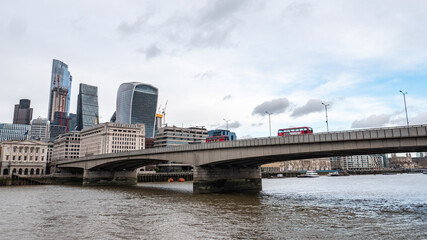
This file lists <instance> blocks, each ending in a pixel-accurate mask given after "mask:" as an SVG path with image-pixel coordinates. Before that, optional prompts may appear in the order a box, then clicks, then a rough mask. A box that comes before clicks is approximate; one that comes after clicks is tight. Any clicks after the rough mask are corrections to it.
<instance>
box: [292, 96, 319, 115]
mask: <svg viewBox="0 0 427 240" xmlns="http://www.w3.org/2000/svg"><path fill="white" fill-rule="evenodd" d="M323 109H324V106H323V105H322V100H320V99H310V100H308V102H307V103H306V104H305V105H304V106H302V107H298V108H296V109H295V110H294V111H293V112H292V114H291V117H301V116H304V115H307V114H309V113H313V112H321V111H323Z"/></svg>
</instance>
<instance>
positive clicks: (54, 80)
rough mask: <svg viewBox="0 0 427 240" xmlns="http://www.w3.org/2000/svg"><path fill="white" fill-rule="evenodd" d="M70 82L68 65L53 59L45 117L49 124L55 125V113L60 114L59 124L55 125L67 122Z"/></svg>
mask: <svg viewBox="0 0 427 240" xmlns="http://www.w3.org/2000/svg"><path fill="white" fill-rule="evenodd" d="M71 82H72V77H71V75H70V72H69V71H68V65H67V64H65V63H63V62H61V61H59V60H56V59H53V63H52V76H51V81H50V96H49V109H48V117H47V118H48V120H49V121H50V122H51V123H55V119H54V114H55V112H60V113H61V117H60V119H59V121H60V122H57V123H56V124H60V125H64V123H63V121H67V120H66V118H67V117H68V113H69V112H70V95H71Z"/></svg>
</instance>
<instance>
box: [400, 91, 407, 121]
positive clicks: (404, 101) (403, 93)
mask: <svg viewBox="0 0 427 240" xmlns="http://www.w3.org/2000/svg"><path fill="white" fill-rule="evenodd" d="M400 92H401V93H402V95H403V103H404V104H405V113H406V125H407V126H408V127H409V120H408V109H407V108H406V94H408V92H403V91H402V90H400Z"/></svg>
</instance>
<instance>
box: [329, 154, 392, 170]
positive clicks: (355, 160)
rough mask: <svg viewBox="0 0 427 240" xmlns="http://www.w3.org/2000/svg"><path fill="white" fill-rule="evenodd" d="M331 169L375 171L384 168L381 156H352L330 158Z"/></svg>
mask: <svg viewBox="0 0 427 240" xmlns="http://www.w3.org/2000/svg"><path fill="white" fill-rule="evenodd" d="M331 165H332V168H333V169H344V170H376V169H382V168H384V159H383V155H354V156H343V157H332V158H331Z"/></svg>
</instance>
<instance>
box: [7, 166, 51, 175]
mask: <svg viewBox="0 0 427 240" xmlns="http://www.w3.org/2000/svg"><path fill="white" fill-rule="evenodd" d="M12 174H18V175H34V174H35V175H39V174H43V169H39V168H36V169H34V168H30V169H28V168H24V169H22V168H19V169H17V168H13V169H12ZM3 175H9V169H8V168H5V169H3Z"/></svg>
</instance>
